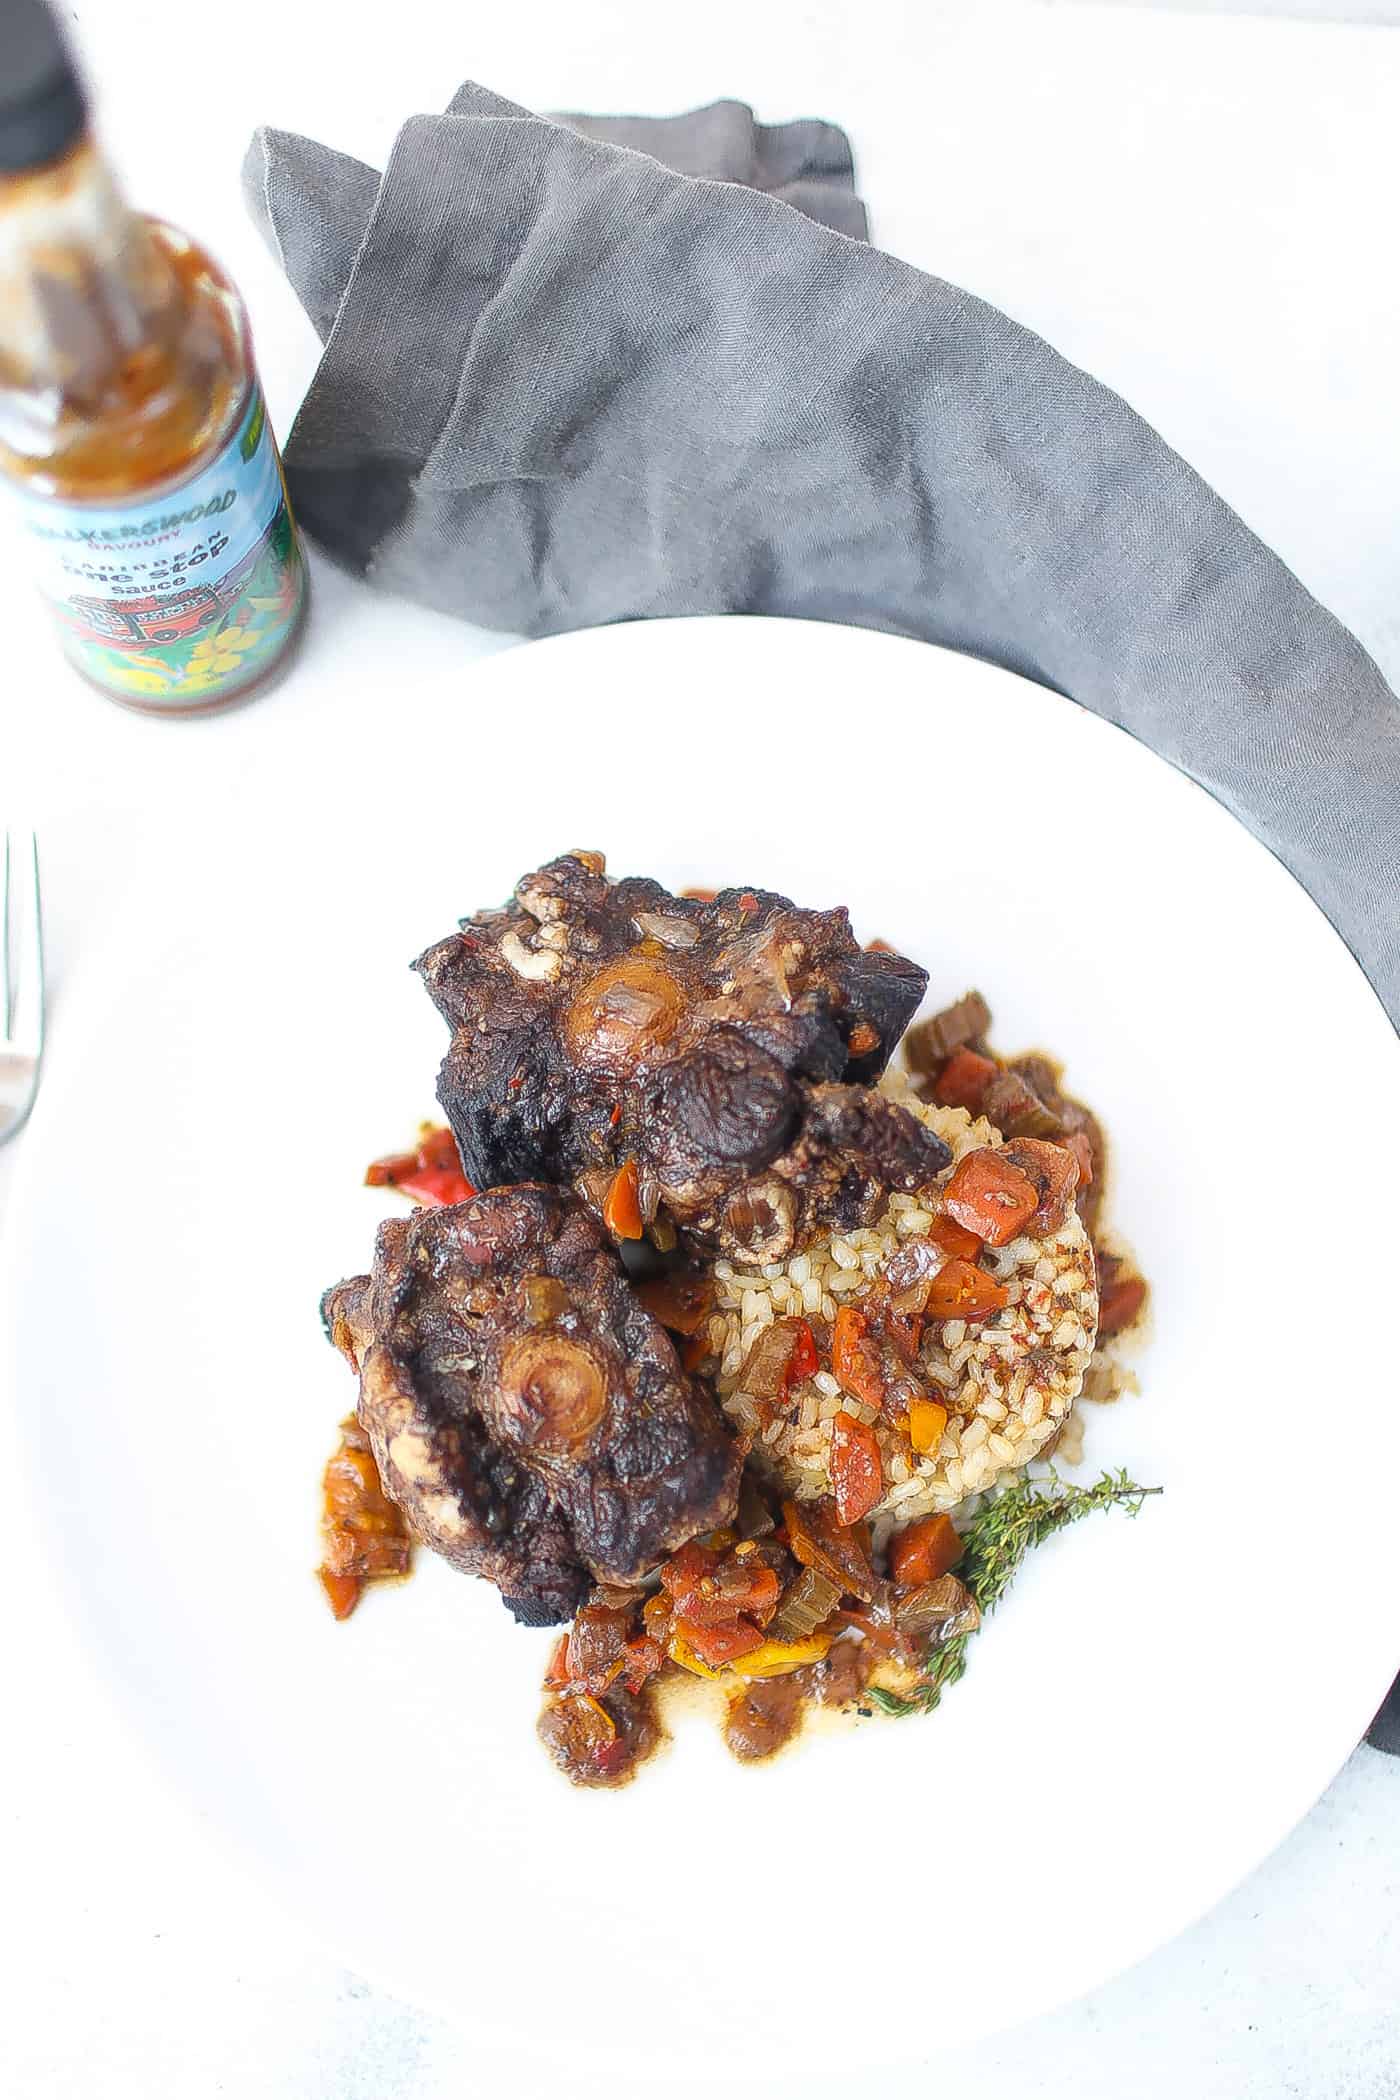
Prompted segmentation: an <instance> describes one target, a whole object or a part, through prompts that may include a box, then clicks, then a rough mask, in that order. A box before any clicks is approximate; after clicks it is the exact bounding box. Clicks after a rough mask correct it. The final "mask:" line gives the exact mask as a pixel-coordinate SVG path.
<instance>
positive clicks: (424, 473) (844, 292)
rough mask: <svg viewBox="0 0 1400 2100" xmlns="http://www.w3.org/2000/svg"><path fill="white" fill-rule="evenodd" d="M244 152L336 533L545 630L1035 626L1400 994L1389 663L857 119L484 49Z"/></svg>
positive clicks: (304, 427)
mask: <svg viewBox="0 0 1400 2100" xmlns="http://www.w3.org/2000/svg"><path fill="white" fill-rule="evenodd" d="M714 178H719V179H714ZM245 182H246V187H247V191H248V195H249V199H250V203H251V205H252V208H253V210H254V212H255V214H256V215H257V217H258V218H259V220H260V221H261V223H262V225H263V227H264V229H265V231H266V233H267V235H268V238H269V239H270V240H271V242H272V243H273V245H274V247H275V249H276V251H277V253H278V254H279V256H280V258H281V260H282V262H283V264H284V266H285V268H286V271H287V274H288V276H289V278H290V280H291V282H292V284H293V286H294V287H295V289H296V291H297V293H298V295H299V297H300V298H301V300H302V303H303V305H304V306H305V307H306V310H307V312H308V313H309V315H310V316H311V318H312V320H313V322H314V323H315V324H316V326H317V327H318V329H319V330H320V331H321V333H322V335H323V337H324V338H325V350H324V354H323V356H322V359H321V362H320V365H319V368H318V370H317V372H316V375H315V378H314V379H313V381H312V384H311V388H310V391H309V393H308V395H307V397H306V400H305V403H304V404H303V407H302V409H301V413H300V414H299V416H298V417H297V419H296V422H295V424H294V426H293V429H292V432H291V436H290V439H289V442H288V446H287V452H286V464H287V473H288V478H289V481H290V484H291V489H292V495H293V499H294V502H295V504H296V507H297V509H298V511H299V513H300V515H301V519H302V522H303V524H304V525H305V526H306V528H307V530H308V531H309V532H310V533H311V534H312V536H313V537H314V538H315V539H316V540H317V541H318V542H319V544H320V545H321V546H322V547H323V548H324V549H325V550H326V552H327V553H329V554H330V555H332V556H333V557H334V558H335V559H336V560H337V561H339V562H341V563H343V564H344V565H345V566H346V567H348V568H350V569H351V570H353V571H354V572H356V573H357V574H359V575H362V576H364V577H366V578H367V579H368V580H369V581H370V582H371V583H373V584H375V585H377V586H378V587H379V588H381V589H383V590H387V591H393V592H397V593H400V594H402V595H404V596H407V597H410V598H415V599H418V600H420V601H421V602H422V603H424V604H427V605H431V606H435V607H438V608H439V609H441V610H443V611H447V612H452V613H456V614H459V615H460V616H461V617H462V618H464V619H469V620H472V621H475V622H478V623H479V624H481V625H484V626H488V627H495V628H501V629H505V630H507V631H509V632H513V633H518V634H525V635H540V634H552V633H556V632H558V631H560V630H562V629H565V628H571V627H585V626H596V625H599V624H601V623H604V622H607V621H614V620H629V619H640V618H648V617H655V616H659V615H674V614H682V613H715V612H742V613H784V614H791V615H797V616H806V617H810V618H813V619H825V620H841V621H849V622H854V623H858V624H864V625H868V626H873V627H881V628H887V629H890V630H892V631H894V632H897V633H902V634H909V635H915V636H920V637H922V638H924V639H925V640H928V641H932V642H944V643H948V644H951V645H952V646H953V647H955V648H959V649H965V650H969V651H971V652H972V653H973V654H975V655H978V656H983V657H988V658H990V659H992V660H993V661H995V662H997V663H1001V664H1005V665H1007V666H1009V667H1010V668H1011V669H1013V670H1016V671H1020V672H1023V673H1025V674H1026V675H1028V676H1030V677H1032V678H1036V679H1039V680H1040V681H1041V682H1042V683H1044V684H1046V685H1049V686H1052V687H1055V688H1057V689H1058V690H1060V691H1061V692H1064V693H1068V694H1070V695H1072V696H1073V697H1074V699H1076V700H1077V701H1080V702H1081V703H1082V704H1083V705H1085V706H1087V707H1090V708H1093V709H1094V710H1095V711H1096V712H1098V713H1099V714H1101V715H1104V716H1106V717H1107V718H1108V719H1109V720H1110V721H1113V722H1116V723H1119V724H1121V725H1122V726H1123V727H1124V728H1126V729H1128V730H1130V731H1131V732H1132V733H1133V734H1134V735H1136V736H1138V737H1140V738H1142V739H1143V741H1145V742H1146V743H1148V744H1150V745H1152V746H1153V748H1154V749H1156V750H1157V751H1158V752H1160V753H1161V755H1162V756H1163V757H1165V758H1167V759H1169V760H1171V761H1172V763H1173V764H1175V765H1177V766H1179V767H1181V768H1182V770H1183V771H1185V772H1187V773H1189V774H1190V775H1191V776H1192V777H1193V778H1194V779H1196V780H1198V781H1199V782H1200V783H1201V784H1202V785H1203V786H1204V787H1205V788H1207V789H1208V790H1209V791H1210V792H1211V793H1212V794H1214V795H1215V796H1217V797H1218V798H1219V799H1220V800H1221V801H1222V802H1223V803H1225V805H1226V806H1227V808H1229V809H1231V810H1232V811H1234V813H1235V814H1236V815H1237V816H1238V817H1240V818H1241V819H1242V820H1243V821H1244V822H1245V823H1246V824H1247V825H1248V826H1249V827H1250V829H1251V830H1252V831H1253V832H1255V834H1256V835H1257V836H1258V837H1259V838H1260V839H1262V840H1263V841H1264V843H1265V844H1266V845H1268V846H1269V847H1271V848H1272V849H1273V851H1274V852H1275V853H1277V854H1278V855H1279V857H1280V858H1281V859H1282V860H1283V861H1284V862H1285V863H1286V865H1287V866H1288V867H1289V868H1291V869H1292V871H1293V873H1294V874H1295V875H1296V876H1297V877H1298V878H1299V879H1300V880H1301V881H1302V882H1303V884H1304V885H1305V886H1306V887H1307V888H1308V889H1309V890H1310V891H1311V893H1312V895H1313V896H1314V897H1315V898H1316V899H1317V901H1318V903H1319V904H1320V905H1321V906H1322V908H1323V910H1324V911H1326V912H1327V913H1328V915H1329V916H1330V917H1331V919H1332V921H1333V923H1334V924H1335V925H1336V926H1337V928H1338V929H1339V931H1340V932H1341V933H1342V935H1343V936H1344V938H1345V939H1346V940H1347V941H1348V942H1349V943H1350V945H1351V947H1352V949H1353V951H1354V952H1355V954H1356V955H1357V957H1358V958H1359V960H1360V962H1361V964H1362V966H1363V967H1364V968H1365V969H1366V970H1367V971H1368V973H1369V974H1370V977H1371V980H1372V982H1373V984H1374V985H1375V986H1376V988H1377V990H1378V992H1379V993H1380V995H1381V997H1382V999H1383V1000H1384V1001H1385V1002H1386V1004H1387V1007H1388V1010H1389V1012H1390V1014H1391V1017H1392V1019H1396V1018H1400V910H1397V909H1396V904H1397V897H1400V706H1397V703H1396V700H1395V697H1394V695H1393V694H1392V693H1391V692H1390V691H1389V689H1388V687H1387V686H1386V685H1385V683H1384V681H1383V680H1382V678H1381V676H1380V673H1379V672H1378V671H1377V669H1376V667H1375V665H1374V664H1373V663H1372V662H1371V660H1370V658H1369V657H1368V656H1367V655H1366V653H1365V651H1364V650H1363V649H1362V648H1361V646H1360V644H1359V643H1358V642H1357V641H1356V640H1355V639H1354V637H1353V636H1351V635H1350V634H1349V633H1348V632H1347V631H1346V629H1345V628H1343V627H1342V626H1341V625H1340V624H1339V623H1338V622H1337V621H1336V620H1335V619H1334V618H1333V617H1332V615H1331V614H1329V613H1328V612H1326V611H1325V610H1324V609H1323V608H1322V607H1321V606H1320V605H1318V604H1317V602H1316V601H1315V600H1314V599H1313V598H1312V597H1311V596H1310V595H1309V594H1308V592H1307V591H1306V590H1304V589H1303V587H1302V585H1301V584H1300V583H1299V582H1298V581H1297V579H1296V578H1295V577H1294V576H1293V575H1292V574H1291V573H1290V572H1289V571H1288V570H1287V569H1286V568H1285V567H1284V565H1283V564H1282V563H1281V562H1280V561H1279V560H1278V559H1277V557H1276V556H1275V555H1273V554H1271V553H1270V552H1269V550H1268V549H1267V548H1266V547H1265V546H1263V545H1262V543H1261V542H1260V541H1259V540H1257V539H1256V538H1255V537H1254V536H1253V534H1251V533H1250V532H1249V531H1247V530H1246V528H1245V526H1244V525H1243V524H1242V523H1241V521H1240V520H1239V518H1237V517H1236V516H1235V514H1234V512H1233V511H1231V510H1230V509H1229V507H1228V506H1227V505H1226V504H1225V503H1223V502H1222V501H1221V500H1220V498H1219V497H1218V496H1216V495H1215V494H1214V493H1213V491H1212V490H1210V489H1209V488H1208V487H1207V486H1206V485H1205V483H1204V482H1202V481H1201V480H1200V478H1199V477H1198V476H1197V475H1196V474H1194V473H1193V472H1192V471H1191V469H1190V468H1189V467H1188V466H1187V465H1186V464H1185V462H1184V461H1182V460H1181V459H1180V458H1178V456H1177V455H1176V454H1175V453H1174V452H1172V451H1171V449H1170V448H1169V447H1168V446H1167V445H1165V444H1164V443H1163V442H1162V440H1161V439H1160V438H1159V437H1158V436H1157V434H1156V433H1155V432H1154V431H1153V430H1151V429H1150V428H1149V427H1148V426H1147V425H1146V424H1145V423H1144V422H1143V421H1142V420H1141V419H1140V418H1139V417H1138V416H1136V415H1135V414H1134V413H1133V412H1132V410H1131V409H1129V408H1128V407H1127V405H1126V404H1125V403H1124V402H1123V401H1122V400H1120V399H1119V397H1118V396H1117V395H1115V394H1112V393H1110V392H1109V391H1108V390H1107V389H1106V388H1105V387H1102V386H1100V385H1099V384H1098V383H1097V382H1096V381H1094V380H1093V379H1091V378H1089V377H1088V375H1087V374H1085V373H1083V372H1081V371H1079V370H1077V369H1076V368H1075V367H1074V366H1073V365H1070V364H1068V363H1066V361H1065V360H1064V359H1063V358H1061V357H1059V356H1057V355H1056V353H1055V352H1054V351H1053V350H1051V349H1050V348H1049V346H1048V345H1047V344H1046V343H1044V342H1043V341H1041V340H1040V338H1039V337H1037V336H1035V335H1032V334H1031V333H1030V332H1029V331H1028V330H1027V329H1024V328H1021V327H1019V326H1017V324H1016V323H1015V322H1013V321H1011V320H1009V319H1008V318H1007V317H1006V316H1005V315H1004V314H1001V313H998V312H997V311H996V310H995V309H994V308H992V307H989V306H987V305H985V304H983V302H982V301H981V300H979V299H975V298H973V297H971V296H970V295H969V294H968V293H966V292H963V291H960V290H958V289H957V288H956V287H955V286H953V285H950V284H945V283H943V282H942V281H941V280H940V279H938V278H935V277H930V276H927V275H925V274H924V273H923V272H922V271H919V270H914V269H911V268H909V267H908V265H906V264H904V263H901V262H898V261H896V260H895V259H894V258H893V257H891V256H888V255H884V254H882V253H880V252H879V251H878V250H877V249H875V248H872V247H869V246H867V245H865V244H864V243H863V242H862V241H860V240H858V239H855V238H852V236H853V235H857V234H860V233H861V232H863V230H864V216H863V212H862V211H861V208H860V206H859V205H858V203H857V201H856V199H855V196H854V189H853V182H852V176H851V163H850V154H849V150H848V148H847V146H846V143H845V140H844V138H843V136H842V134H841V133H840V132H839V131H838V130H837V129H836V128H835V127H833V126H831V125H828V124H799V125H778V126H774V127H764V126H758V125H755V124H754V122H753V119H752V116H751V113H749V112H748V111H746V110H744V109H743V108H742V106H741V105H738V104H734V103H722V104H718V105H715V106H714V107H712V108H710V109H705V110H699V111H696V112H694V113H693V114H692V115H690V116H688V117H679V118H674V119H670V120H666V121H662V122H656V121H654V120H653V121H648V120H646V119H639V118H617V119H605V120H604V119H591V120H590V119H583V118H573V119H562V120H552V119H549V118H545V117H539V116H534V115H531V114H530V113H529V112H528V111H526V110H523V109H520V108H517V107H516V106H515V105H514V104H512V103H509V102H504V101H502V100H501V99H500V98H499V97H497V96H494V95H491V94H489V93H487V92H486V91H485V90H483V89H481V88H478V87H474V86H471V85H468V86H466V87H464V88H463V89H462V90H461V91H460V93H459V94H458V95H457V97H456V99H455V100H454V102H453V104H452V107H451V109H450V110H449V112H448V113H447V114H446V115H445V116H441V117H414V118H411V119H410V120H409V122H408V123H407V124H405V126H404V128H403V130H402V131H401V132H400V134H399V136H398V139H397V140H396V142H395V145H394V148H393V151H392V153H391V155H390V159H389V164H388V167H387V169H386V170H385V173H384V175H383V178H382V179H380V178H378V177H377V176H376V175H375V174H374V172H373V170H371V169H369V168H366V167H364V166H362V165H361V164H360V163H358V162H355V161H351V160H347V159H346V158H345V157H343V156H342V155H339V154H335V153H332V152H330V151H328V150H327V149H326V148H324V147H322V146H317V145H315V144H313V143H311V142H310V141H308V140H306V139H301V138H297V137H293V136H289V135H288V134H286V133H282V132H273V131H262V132H259V133H258V135H257V136H256V138H255V140H254V142H253V145H252V148H251V150H250V153H249V157H248V162H247V166H246V169H245ZM765 192H768V194H765ZM794 206H796V207H798V208H797V209H794ZM823 222H825V223H823Z"/></svg>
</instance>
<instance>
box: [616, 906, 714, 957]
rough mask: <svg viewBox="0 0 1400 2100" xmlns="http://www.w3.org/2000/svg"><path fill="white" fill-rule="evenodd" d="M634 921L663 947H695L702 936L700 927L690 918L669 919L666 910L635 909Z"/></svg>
mask: <svg viewBox="0 0 1400 2100" xmlns="http://www.w3.org/2000/svg"><path fill="white" fill-rule="evenodd" d="M632 918H633V922H634V924H636V925H637V926H639V927H640V928H641V930H642V932H643V933H645V934H649V935H650V936H651V938H652V940H654V941H660V942H661V945H662V946H663V948H693V947H694V946H695V943H696V942H697V941H698V940H699V938H700V928H699V927H698V926H697V925H695V924H694V923H693V921H691V920H690V919H668V918H667V917H666V915H665V913H664V912H659V911H634V912H633V914H632Z"/></svg>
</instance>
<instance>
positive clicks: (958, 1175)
mask: <svg viewBox="0 0 1400 2100" xmlns="http://www.w3.org/2000/svg"><path fill="white" fill-rule="evenodd" d="M1039 1204H1040V1192H1039V1190H1038V1189H1037V1188H1036V1185H1035V1183H1034V1182H1033V1181H1032V1180H1031V1179H1030V1177H1029V1176H1028V1175H1026V1174H1023V1173H1022V1172H1021V1169H1020V1168H1019V1167H1017V1166H1014V1165H1012V1163H1011V1162H1010V1161H1009V1160H1006V1159H1004V1158H1003V1157H1002V1155H1001V1154H1000V1153H999V1152H996V1151H993V1149H992V1148H991V1146H989V1145H988V1146H984V1147H983V1148H982V1149H981V1150H980V1151H977V1152H965V1153H964V1154H963V1156H962V1158H961V1159H960V1160H959V1161H958V1163H957V1165H956V1166H955V1167H954V1169H953V1178H952V1180H951V1181H950V1182H949V1183H948V1186H947V1188H946V1189H945V1190H944V1192H943V1205H944V1208H945V1210H947V1212H948V1214H949V1216H950V1217H952V1218H954V1219H955V1220H956V1221H957V1223H958V1224H959V1225H962V1226H965V1227H966V1229H967V1230H968V1231H969V1232H975V1233H976V1234H977V1237H978V1238H979V1239H980V1240H985V1241H986V1242H987V1245H988V1246H989V1247H1004V1246H1006V1245H1007V1243H1008V1241H1010V1240H1014V1239H1015V1237H1016V1235H1017V1233H1018V1232H1020V1230H1021V1228H1022V1227H1023V1226H1024V1225H1027V1224H1028V1223H1029V1222H1030V1220H1031V1219H1032V1218H1033V1217H1034V1216H1035V1213H1036V1210H1037V1209H1038V1207H1039Z"/></svg>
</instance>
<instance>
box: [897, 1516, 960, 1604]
mask: <svg viewBox="0 0 1400 2100" xmlns="http://www.w3.org/2000/svg"><path fill="white" fill-rule="evenodd" d="M962 1550H963V1542H962V1540H961V1538H960V1537H959V1536H958V1532H957V1529H956V1527H955V1525H954V1523H953V1520H952V1518H951V1517H948V1516H943V1515H941V1514H940V1515H938V1516H932V1517H918V1518H916V1519H915V1521H914V1522H913V1523H912V1524H906V1525H905V1527H904V1529H903V1531H897V1532H896V1533H895V1535H894V1537H893V1538H892V1539H891V1540H890V1573H891V1574H892V1575H893V1577H894V1579H895V1581H896V1582H898V1583H901V1584H903V1586H904V1588H906V1589H911V1590H912V1589H917V1588H918V1586H919V1584H920V1583H921V1582H937V1580H938V1578H939V1576H940V1575H946V1574H947V1573H948V1570H949V1569H950V1568H955V1567H956V1566H957V1564H958V1562H959V1561H960V1560H961V1559H962Z"/></svg>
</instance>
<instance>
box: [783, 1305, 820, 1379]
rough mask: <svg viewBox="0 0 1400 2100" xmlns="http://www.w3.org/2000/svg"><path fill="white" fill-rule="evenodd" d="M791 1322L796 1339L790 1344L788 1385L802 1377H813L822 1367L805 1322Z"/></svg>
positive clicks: (812, 1337)
mask: <svg viewBox="0 0 1400 2100" xmlns="http://www.w3.org/2000/svg"><path fill="white" fill-rule="evenodd" d="M793 1324H794V1327H795V1329H796V1334H797V1339H796V1341H795V1342H794V1343H793V1345H792V1355H791V1356H790V1357H789V1358H788V1367H787V1383H788V1384H789V1385H790V1386H792V1385H797V1384H799V1383H800V1382H801V1380H802V1379H804V1378H814V1377H815V1376H816V1374H817V1372H818V1371H819V1370H820V1369H821V1367H822V1360H821V1358H820V1357H819V1356H818V1354H817V1344H816V1338H815V1336H814V1335H813V1333H812V1330H811V1328H810V1327H809V1326H808V1324H807V1322H806V1321H805V1320H797V1321H795V1322H794V1323H793Z"/></svg>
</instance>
